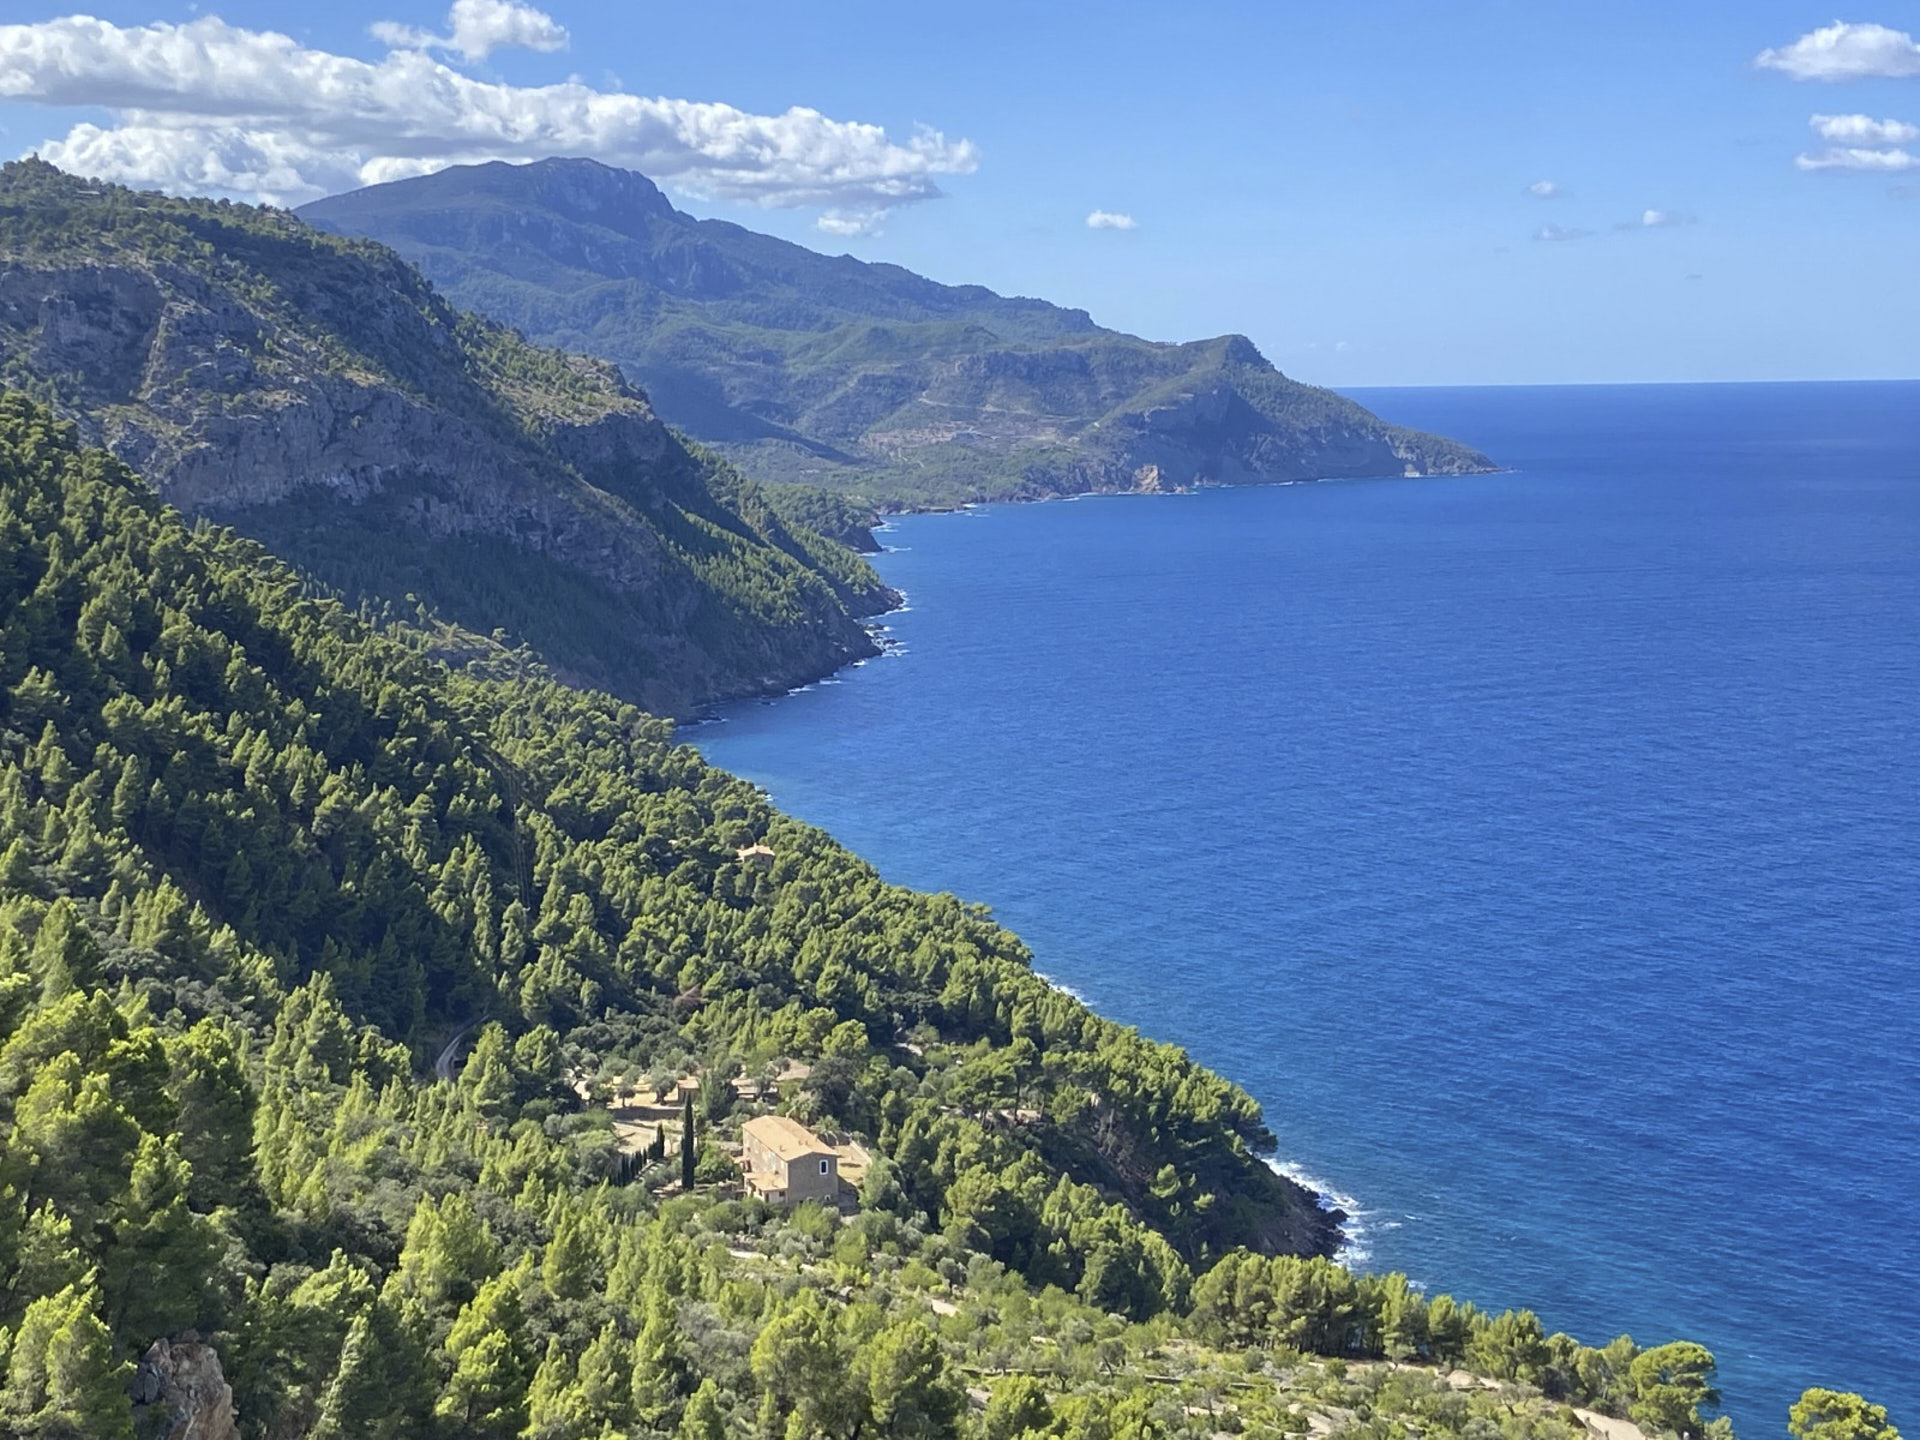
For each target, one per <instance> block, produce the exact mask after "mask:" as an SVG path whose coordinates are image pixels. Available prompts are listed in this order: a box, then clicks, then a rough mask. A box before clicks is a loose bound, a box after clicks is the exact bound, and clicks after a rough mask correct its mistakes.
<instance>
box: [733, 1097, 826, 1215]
mask: <svg viewBox="0 0 1920 1440" xmlns="http://www.w3.org/2000/svg"><path fill="white" fill-rule="evenodd" d="M740 1138H741V1149H740V1167H741V1169H742V1170H743V1171H744V1172H745V1176H744V1179H745V1181H746V1186H747V1190H748V1193H750V1194H753V1195H756V1196H758V1197H759V1198H760V1199H762V1200H765V1201H766V1202H768V1203H769V1204H772V1205H797V1204H799V1203H800V1202H801V1201H802V1200H819V1201H822V1202H824V1203H826V1204H828V1205H832V1204H834V1203H836V1202H837V1201H838V1200H839V1198H840V1157H839V1155H838V1154H837V1153H836V1152H835V1150H834V1148H833V1147H832V1146H831V1145H829V1144H827V1142H826V1141H824V1140H822V1139H821V1138H820V1137H819V1136H818V1135H816V1134H814V1133H813V1131H811V1130H809V1129H808V1128H807V1127H806V1126H804V1125H802V1124H801V1123H800V1122H799V1121H798V1120H790V1119H788V1118H787V1117H786V1116H785V1115H756V1116H754V1118H753V1119H751V1120H749V1121H747V1123H746V1124H745V1125H744V1126H742V1127H741V1131H740Z"/></svg>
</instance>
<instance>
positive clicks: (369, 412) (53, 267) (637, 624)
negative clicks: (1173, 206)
mask: <svg viewBox="0 0 1920 1440" xmlns="http://www.w3.org/2000/svg"><path fill="white" fill-rule="evenodd" d="M0 383H4V384H5V385H7V386H9V387H12V388H19V389H24V390H27V391H28V392H29V393H32V394H35V395H37V396H38V397H39V398H41V399H43V400H46V401H48V402H50V403H52V404H53V405H55V407H56V408H58V409H60V410H62V411H63V412H65V413H66V414H68V415H70V416H72V417H74V418H75V419H77V420H78V421H79V422H80V423H81V425H82V427H83V430H84V431H85V432H86V433H87V434H88V435H89V436H90V437H91V438H94V439H97V440H99V441H102V442H104V443H105V444H106V445H107V446H108V447H109V448H111V449H112V450H113V451H114V452H115V453H116V454H117V455H119V456H120V457H121V458H122V459H124V460H126V461H127V462H129V463H130V464H131V465H133V466H134V467H135V468H137V469H139V470H140V471H141V472H142V473H143V474H144V475H145V476H146V477H147V479H148V480H149V481H150V483H152V484H153V485H154V486H155V487H156V488H157V489H158V490H159V491H160V493H161V494H162V496H163V497H165V498H166V499H167V500H169V501H170V502H172V503H173V504H175V505H178V506H179V507H180V508H182V509H184V510H187V511H189V512H191V513H193V514H196V515H200V516H205V517H207V518H209V519H212V520H216V521H219V522H222V523H225V524H229V525H232V526H233V527H234V528H236V529H238V530H240V531H241V532H242V533H245V534H248V535H251V536H253V537H255V538H257V539H260V540H262V541H264V542H266V543H267V544H269V545H270V546H271V547H272V548H275V549H277V550H279V551H281V552H282V553H283V554H285V555H287V556H288V557H289V558H291V559H293V560H294V561H295V562H296V563H298V564H300V565H302V566H303V567H304V568H306V569H307V570H308V571H309V572H310V573H312V574H313V575H314V576H316V577H317V578H318V579H320V580H321V581H322V582H324V583H326V584H328V585H330V586H331V587H333V588H336V589H338V590H341V591H343V592H346V593H348V594H350V595H355V596H361V597H365V598H370V599H377V600H382V601H386V602H389V603H393V604H401V605H407V606H409V607H411V606H412V605H413V604H415V603H425V604H427V605H429V606H431V607H433V608H434V609H436V610H437V611H439V612H440V613H441V614H443V615H444V616H445V617H446V618H448V619H450V620H452V621H454V622H457V623H458V624H460V625H462V626H465V627H468V628H469V629H472V630H474V631H477V632H479V633H481V634H488V633H491V632H494V631H502V632H504V636H503V638H506V639H509V640H524V641H527V642H530V643H531V644H532V645H533V646H534V647H535V648H536V649H537V650H538V651H539V652H540V653H541V654H542V655H544V656H545V657H546V658H547V659H548V660H549V661H550V662H551V663H552V664H553V665H554V667H555V668H556V669H557V670H558V671H559V672H560V673H562V674H563V675H565V676H567V677H569V678H573V679H577V680H581V681H585V682H590V683H593V684H597V685H601V686H605V687H607V688H610V689H613V690H615V691H616V692H620V693H623V694H625V695H627V696H628V697H629V698H632V699H635V700H637V701H639V702H641V703H642V704H645V705H647V706H648V707H649V708H652V709H655V710H659V711H663V712H667V713H683V712H686V711H688V710H690V709H693V708H696V707H698V706H700V705H703V704H705V703H707V702H710V701H712V700H715V699H720V698H725V697H729V696H733V695H740V694H746V693H756V692H762V691H767V690H773V689H779V688H783V687H785V686H788V685H792V684H795V683H798V682H801V681H804V680H807V679H810V678H813V677H815V676H817V675H820V674H822V673H825V672H827V671H829V670H832V669H834V668H836V667H837V666H839V665H841V664H844V663H846V662H847V661H848V660H850V659H853V658H857V657H859V656H861V655H865V654H870V653H872V651H873V644H872V641H871V639H870V638H869V637H868V635H867V633H866V631H865V630H864V628H863V627H862V626H861V625H860V623H859V617H860V616H862V615H865V614H871V613H873V612H875V611H876V610H878V609H881V608H884V606H885V605H886V603H887V602H888V600H889V599H890V596H889V594H888V592H886V591H885V590H884V588H883V587H882V586H881V585H880V583H879V581H878V579H877V578H876V577H875V576H874V575H873V573H872V571H871V570H870V569H869V568H868V567H867V566H866V565H865V563H864V562H863V561H861V560H859V559H858V558H857V557H856V556H854V555H852V554H851V553H850V552H848V551H846V550H845V549H843V548H842V547H840V546H838V545H835V544H832V543H831V542H828V541H826V540H824V539H822V538H821V537H819V536H817V535H814V534H812V533H810V532H808V531H806V530H804V529H803V528H801V527H798V526H794V525H789V524H788V523H786V522H785V521H783V520H782V519H781V518H780V517H779V515H778V514H776V512H775V510H774V509H773V507H772V506H770V505H769V504H768V503H767V502H766V500H765V498H764V496H763V495H762V494H761V493H760V492H759V490H758V487H756V486H753V485H751V484H749V483H748V482H746V481H745V480H743V479H742V478H741V477H739V476H738V475H737V474H734V473H732V472H731V471H729V470H728V468H727V467H726V466H725V465H724V464H723V463H721V462H719V461H718V460H716V459H715V458H714V457H712V456H707V455H701V454H696V453H692V452H690V451H689V450H688V449H687V448H686V447H685V446H684V445H683V444H682V443H681V442H680V441H679V440H678V439H677V438H675V436H673V435H672V434H671V433H670V432H669V431H668V430H667V429H666V427H665V426H664V425H663V424H662V423H661V422H660V420H659V419H658V418H657V417H656V415H655V414H654V412H653V410H652V408H651V406H650V405H649V403H648V401H647V399H646V397H645V396H644V395H643V394H642V393H641V392H639V391H638V390H636V389H634V388H633V387H632V386H630V385H629V384H627V383H626V382H625V381H624V380H623V379H622V378H621V376H620V374H619V372H618V371H617V370H616V369H615V368H614V367H613V366H611V365H608V364H606V363H605V362H601V361H594V360H587V359H583V358H579V357H573V356H567V355H563V354H560V353H557V352H554V351H547V350H540V349H537V348H535V347H533V346H531V345H529V344H527V343H525V342H524V341H522V340H521V339H520V338H519V337H518V336H517V335H515V334H513V333H512V332H510V331H507V330H505V329H502V328H501V327H499V326H497V325H493V324H490V323H487V322H484V321H481V320H478V319H476V318H474V317H472V316H468V315H463V314H461V313H460V312H459V311H457V310H455V309H454V308H453V307H452V306H451V305H449V304H448V303H447V302H446V301H445V300H444V299H442V298H441V297H440V296H439V295H438V294H437V293H435V292H434V290H433V289H432V287H431V286H430V285H429V284H428V283H427V282H426V281H425V280H423V279H422V278H421V277H420V275H419V274H418V273H417V272H416V271H414V270H413V269H412V268H411V267H410V266H408V265H407V264H406V263H405V262H403V261H402V260H400V259H399V258H398V257H396V256H395V255H393V254H392V252H390V251H387V250H385V249H384V248H382V247H380V246H378V245H375V244H371V243H369V242H364V241H345V240H341V239H339V238H337V237H334V236H330V235H323V234H321V233H320V232H317V231H315V230H313V229H312V228H310V227H308V226H306V225H304V224H302V223H301V222H299V221H298V220H296V219H294V218H293V217H292V216H289V215H286V214H284V213H279V212H273V211H264V210H255V209H251V208H249V207H244V206H235V205H229V204H225V203H220V204H215V203H211V202H192V201H178V200H169V199H164V198H162V197H159V196H152V195H142V194H138V193H136V192H131V191H126V190H122V189H118V188H116V187H107V186H97V185H90V184H86V183H84V182H80V181H77V180H74V179H73V178H72V177H69V176H65V175H62V174H61V173H60V172H59V171H57V170H54V169H52V168H51V167H49V166H45V165H42V164H40V163H38V162H20V163H18V164H15V165H10V166H7V167H5V168H4V169H0Z"/></svg>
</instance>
